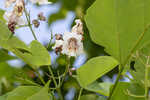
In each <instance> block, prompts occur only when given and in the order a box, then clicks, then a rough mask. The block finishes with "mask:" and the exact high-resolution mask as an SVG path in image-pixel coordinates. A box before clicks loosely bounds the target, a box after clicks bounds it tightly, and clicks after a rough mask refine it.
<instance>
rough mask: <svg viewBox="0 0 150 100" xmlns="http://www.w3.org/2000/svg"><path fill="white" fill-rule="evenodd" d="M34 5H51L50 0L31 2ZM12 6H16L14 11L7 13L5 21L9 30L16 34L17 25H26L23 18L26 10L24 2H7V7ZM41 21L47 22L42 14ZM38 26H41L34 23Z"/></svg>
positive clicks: (22, 0) (9, 0)
mask: <svg viewBox="0 0 150 100" xmlns="http://www.w3.org/2000/svg"><path fill="white" fill-rule="evenodd" d="M30 1H31V2H32V3H38V4H50V2H48V0H30ZM12 4H15V5H14V7H13V10H12V11H9V12H5V14H4V16H3V17H4V19H5V20H6V21H7V24H8V28H9V30H10V31H11V32H12V33H14V30H15V26H16V25H24V24H25V21H24V20H23V19H22V18H21V16H22V15H23V12H24V9H25V2H24V0H5V7H6V8H8V7H10V6H11V5H12ZM38 17H39V20H42V21H45V20H46V19H45V17H44V16H43V14H42V13H40V14H39V15H38ZM34 24H36V26H39V25H38V23H37V22H35V21H34Z"/></svg>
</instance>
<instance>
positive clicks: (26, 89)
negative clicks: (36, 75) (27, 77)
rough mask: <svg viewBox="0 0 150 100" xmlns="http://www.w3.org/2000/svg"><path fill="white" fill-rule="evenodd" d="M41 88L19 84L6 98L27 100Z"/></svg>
mask: <svg viewBox="0 0 150 100" xmlns="http://www.w3.org/2000/svg"><path fill="white" fill-rule="evenodd" d="M40 89H41V88H40V87H37V86H19V87H18V88H16V89H14V90H13V91H12V92H10V93H9V94H8V96H7V99H6V100H27V99H28V98H29V97H31V96H32V95H34V94H35V93H37V92H39V90H40Z"/></svg>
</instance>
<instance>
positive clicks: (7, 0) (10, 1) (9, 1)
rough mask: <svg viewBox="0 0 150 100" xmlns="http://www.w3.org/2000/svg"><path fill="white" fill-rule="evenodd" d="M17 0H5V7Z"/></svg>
mask: <svg viewBox="0 0 150 100" xmlns="http://www.w3.org/2000/svg"><path fill="white" fill-rule="evenodd" d="M15 2H16V0H5V7H6V8H8V7H9V6H10V5H11V4H13V3H15Z"/></svg>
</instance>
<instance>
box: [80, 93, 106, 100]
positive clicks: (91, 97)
mask: <svg viewBox="0 0 150 100" xmlns="http://www.w3.org/2000/svg"><path fill="white" fill-rule="evenodd" d="M80 100H106V99H104V98H103V97H99V96H98V95H95V94H86V95H83V96H81V98H80Z"/></svg>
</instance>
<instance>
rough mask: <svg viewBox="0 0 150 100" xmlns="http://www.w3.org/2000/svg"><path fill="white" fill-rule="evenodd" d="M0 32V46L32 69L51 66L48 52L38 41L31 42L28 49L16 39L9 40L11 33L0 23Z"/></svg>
mask: <svg viewBox="0 0 150 100" xmlns="http://www.w3.org/2000/svg"><path fill="white" fill-rule="evenodd" d="M0 30H1V33H0V46H1V47H2V48H4V49H7V50H9V51H11V52H13V53H14V54H15V55H16V56H18V57H19V58H21V59H22V60H23V61H24V62H25V63H27V64H29V65H30V66H31V67H32V68H38V67H40V66H42V65H50V64H51V60H50V55H49V53H48V51H47V50H46V48H45V47H44V46H43V45H42V44H40V43H39V42H38V41H36V40H35V41H32V42H31V44H30V46H29V47H28V46H27V45H26V44H25V43H24V42H22V41H21V40H19V39H18V38H17V37H15V36H13V37H11V38H10V36H11V33H10V31H9V30H8V28H7V27H6V26H5V25H4V24H3V23H0Z"/></svg>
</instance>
